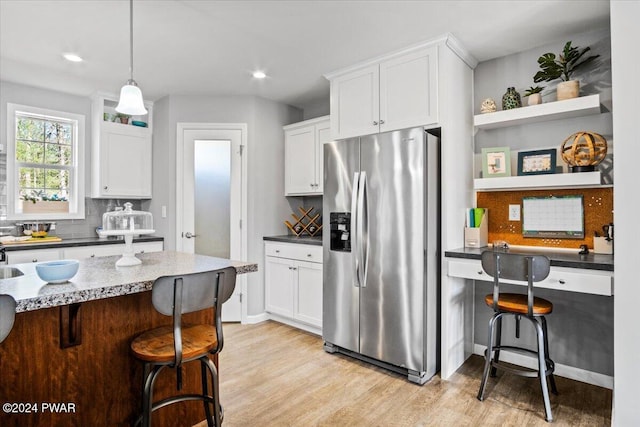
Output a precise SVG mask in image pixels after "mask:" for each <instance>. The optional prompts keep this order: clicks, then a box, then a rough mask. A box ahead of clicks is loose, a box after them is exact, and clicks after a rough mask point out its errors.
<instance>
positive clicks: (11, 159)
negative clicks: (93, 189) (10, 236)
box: [7, 103, 85, 220]
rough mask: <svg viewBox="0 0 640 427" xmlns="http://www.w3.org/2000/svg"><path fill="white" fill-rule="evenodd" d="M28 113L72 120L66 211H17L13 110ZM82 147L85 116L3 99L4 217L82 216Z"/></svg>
mask: <svg viewBox="0 0 640 427" xmlns="http://www.w3.org/2000/svg"><path fill="white" fill-rule="evenodd" d="M18 113H19V114H25V115H32V116H35V117H42V118H45V119H49V120H56V119H59V120H64V121H67V122H69V121H71V122H72V123H73V132H74V135H73V144H72V159H73V167H72V168H71V170H70V172H69V212H68V213H63V212H42V213H28V214H25V213H22V212H18V211H17V208H18V201H19V200H20V195H19V188H18V183H19V179H18V172H19V168H18V167H17V165H16V164H17V161H16V132H17V126H18V121H17V116H16V114H18ZM84 148H85V116H84V115H82V114H75V113H69V112H65V111H57V110H50V109H46V108H38V107H31V106H28V105H20V104H12V103H7V219H8V220H53V219H56V220H57V219H84V218H85V210H84V197H85V194H84V190H85V188H84V185H85V170H84V163H85V161H84V160H85V159H84Z"/></svg>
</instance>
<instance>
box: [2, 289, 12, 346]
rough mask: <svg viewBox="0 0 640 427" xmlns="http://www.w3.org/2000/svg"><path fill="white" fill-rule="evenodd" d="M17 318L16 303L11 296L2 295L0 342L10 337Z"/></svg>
mask: <svg viewBox="0 0 640 427" xmlns="http://www.w3.org/2000/svg"><path fill="white" fill-rule="evenodd" d="M15 318H16V301H15V300H14V299H13V297H12V296H11V295H0V342H2V341H4V339H5V338H6V337H7V336H8V335H9V332H11V329H12V328H13V322H14V320H15Z"/></svg>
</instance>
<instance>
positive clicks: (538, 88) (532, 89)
mask: <svg viewBox="0 0 640 427" xmlns="http://www.w3.org/2000/svg"><path fill="white" fill-rule="evenodd" d="M543 90H544V86H535V87H534V86H531V87H530V88H529V89H527V90H526V91H525V93H524V96H530V95H533V94H534V93H540V92H542V91H543Z"/></svg>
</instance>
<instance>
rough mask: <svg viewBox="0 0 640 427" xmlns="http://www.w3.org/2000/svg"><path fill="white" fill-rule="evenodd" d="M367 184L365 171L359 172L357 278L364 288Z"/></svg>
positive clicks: (365, 277) (365, 278)
mask: <svg viewBox="0 0 640 427" xmlns="http://www.w3.org/2000/svg"><path fill="white" fill-rule="evenodd" d="M366 186H367V173H366V172H360V183H359V184H358V222H357V227H358V252H357V257H358V273H359V274H360V276H359V277H358V280H359V282H360V287H361V288H364V287H366V286H367V283H366V281H367V275H366V266H365V259H366V255H365V250H366V249H365V248H366V242H367V235H366V231H365V228H364V224H365V216H366V214H367V211H366V209H365V198H366V192H365V189H366Z"/></svg>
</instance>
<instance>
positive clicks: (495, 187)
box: [473, 171, 602, 191]
mask: <svg viewBox="0 0 640 427" xmlns="http://www.w3.org/2000/svg"><path fill="white" fill-rule="evenodd" d="M601 184H602V178H601V177H600V171H595V172H581V173H558V174H549V175H530V176H507V177H500V178H476V179H474V180H473V188H474V189H475V190H486V191H499V190H507V191H508V190H518V189H528V190H535V189H543V190H546V189H558V188H576V187H601V186H602V185H601Z"/></svg>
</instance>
